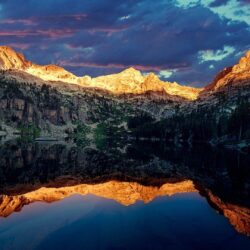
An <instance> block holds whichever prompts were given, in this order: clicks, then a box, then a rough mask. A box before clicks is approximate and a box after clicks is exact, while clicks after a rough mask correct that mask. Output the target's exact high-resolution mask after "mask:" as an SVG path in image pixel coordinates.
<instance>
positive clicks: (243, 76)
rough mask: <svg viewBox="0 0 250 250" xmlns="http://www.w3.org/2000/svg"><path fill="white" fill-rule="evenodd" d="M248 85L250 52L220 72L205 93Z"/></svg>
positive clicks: (249, 78) (249, 81)
mask: <svg viewBox="0 0 250 250" xmlns="http://www.w3.org/2000/svg"><path fill="white" fill-rule="evenodd" d="M234 85H236V86H244V85H250V51H248V52H247V53H246V55H245V56H244V57H242V58H241V59H240V61H239V62H238V64H236V65H234V66H233V67H227V68H225V69H224V70H222V71H221V72H220V73H219V74H218V75H217V76H216V77H215V79H214V81H213V82H212V83H211V84H210V85H208V86H207V87H206V88H205V91H216V90H224V88H223V87H227V86H234Z"/></svg>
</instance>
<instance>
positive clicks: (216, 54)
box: [199, 46, 235, 63]
mask: <svg viewBox="0 0 250 250" xmlns="http://www.w3.org/2000/svg"><path fill="white" fill-rule="evenodd" d="M233 52H235V49H234V48H233V47H230V46H224V47H223V49H219V50H205V51H200V52H199V56H200V62H201V63H203V62H207V61H221V60H222V59H224V58H226V57H227V56H229V55H231V54H232V53H233Z"/></svg>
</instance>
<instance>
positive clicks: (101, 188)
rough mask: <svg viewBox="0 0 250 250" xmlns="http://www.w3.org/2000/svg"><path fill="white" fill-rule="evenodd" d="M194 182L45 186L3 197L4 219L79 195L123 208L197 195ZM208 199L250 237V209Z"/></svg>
mask: <svg viewBox="0 0 250 250" xmlns="http://www.w3.org/2000/svg"><path fill="white" fill-rule="evenodd" d="M197 191H198V190H197V189H196V188H195V186H194V184H193V182H192V181H190V180H186V181H181V182H177V183H166V184H163V185H162V186H160V187H155V186H144V185H141V184H139V183H136V182H119V181H108V182H105V183H101V184H80V185H74V186H66V187H58V188H52V187H42V188H39V189H37V190H35V191H31V192H28V193H25V194H21V195H15V196H8V195H2V196H0V216H1V217H8V216H9V215H11V214H12V213H14V212H19V211H20V210H21V209H22V208H23V206H25V205H28V204H30V203H33V202H37V201H40V202H48V203H50V202H54V201H59V200H62V199H64V198H66V197H69V196H72V195H75V194H79V195H88V194H92V195H96V196H98V197H102V198H106V199H112V200H114V201H116V202H118V203H120V204H121V205H123V206H130V205H132V204H135V203H136V202H137V201H143V202H144V203H149V202H151V201H153V200H154V199H155V198H157V197H160V196H172V195H175V194H179V193H189V192H197ZM206 196H207V199H208V200H209V202H210V203H211V204H212V205H213V206H215V207H216V208H217V209H218V210H219V211H221V212H222V213H223V215H224V216H225V217H226V218H227V219H228V220H229V222H230V223H231V224H232V226H233V227H234V228H235V229H236V230H237V231H238V232H240V233H243V234H246V235H250V210H249V209H248V208H245V207H240V206H237V205H234V204H230V203H227V202H223V201H222V200H221V199H220V198H219V197H217V196H215V195H214V194H213V193H212V192H211V191H207V192H206Z"/></svg>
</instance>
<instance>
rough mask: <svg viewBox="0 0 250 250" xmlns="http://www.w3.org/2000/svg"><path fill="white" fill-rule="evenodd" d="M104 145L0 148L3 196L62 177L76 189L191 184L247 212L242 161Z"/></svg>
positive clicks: (218, 153)
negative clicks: (130, 183)
mask: <svg viewBox="0 0 250 250" xmlns="http://www.w3.org/2000/svg"><path fill="white" fill-rule="evenodd" d="M103 145H104V146H103V147H102V150H100V149H96V148H90V147H87V148H83V147H76V146H74V145H73V144H66V143H64V144H38V143H23V142H21V141H12V142H8V143H5V144H4V145H2V146H1V147H0V178H1V184H0V186H1V189H2V190H3V191H4V192H8V189H9V187H10V186H16V185H21V184H22V185H26V184H34V185H35V186H45V185H47V184H48V183H50V184H51V183H52V184H51V185H60V184H58V183H57V182H56V180H58V179H59V178H62V177H65V176H67V178H69V179H73V180H74V182H75V183H101V182H104V181H109V180H121V181H136V182H138V183H141V184H144V185H153V186H159V185H162V184H163V183H166V182H176V181H181V180H185V179H190V180H193V181H194V183H195V184H196V185H197V186H198V187H199V189H209V190H211V191H213V193H216V194H218V195H219V196H220V197H222V198H223V199H226V200H228V201H230V202H236V203H241V204H244V205H247V206H249V202H250V199H249V193H250V192H249V186H250V173H249V171H248V170H249V169H248V166H249V165H250V157H249V156H247V155H243V154H239V153H238V152H235V151H225V150H218V149H214V148H211V147H209V146H206V145H196V146H194V147H192V148H188V147H179V148H177V147H174V146H173V145H166V144H161V143H159V142H148V141H141V142H133V143H132V142H130V143H124V142H122V141H116V140H106V141H104V142H103ZM53 182H54V184H53ZM71 183H72V180H71ZM31 189H32V187H31Z"/></svg>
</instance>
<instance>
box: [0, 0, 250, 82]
mask: <svg viewBox="0 0 250 250" xmlns="http://www.w3.org/2000/svg"><path fill="white" fill-rule="evenodd" d="M0 6H1V8H0V38H1V39H0V44H1V45H10V46H13V47H15V48H18V50H21V51H22V52H23V53H24V54H25V55H26V56H27V57H28V58H29V59H30V60H33V61H35V62H36V63H40V64H48V63H58V64H61V65H63V66H64V67H66V68H67V69H69V70H72V71H73V72H74V73H75V74H78V75H85V74H90V75H92V76H98V75H100V74H105V73H114V72H117V71H119V70H122V69H124V68H127V67H130V66H133V67H136V68H137V69H140V70H142V71H143V72H148V71H153V72H155V73H157V74H158V75H161V77H162V78H167V79H168V80H173V81H175V80H176V81H178V82H180V83H188V84H190V85H192V84H195V85H197V86H198V85H199V86H201V85H204V84H206V83H208V82H209V81H211V79H212V78H213V76H214V74H215V73H216V72H218V71H219V70H221V69H222V68H223V67H225V66H228V65H231V64H234V63H236V61H237V60H238V58H239V57H240V55H242V54H243V53H244V52H245V51H246V50H247V49H249V48H250V42H249V41H250V27H249V20H250V19H249V13H250V11H249V12H248V11H247V10H248V8H249V4H247V1H244V0H241V1H236V0H228V1H226V0H206V1H205V0H187V1H186V0H178V1H177V0H176V1H175V0H169V1H166V0H159V1H151V0H127V1H124V0H109V1H107V0H85V1H84V4H83V2H82V0H74V1H68V0H60V1H50V0H43V1H34V0H26V1H25V3H24V1H23V0H12V1H3V0H0ZM45 55H46V56H45ZM211 65H213V67H212V66H211ZM173 73H174V74H173Z"/></svg>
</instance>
